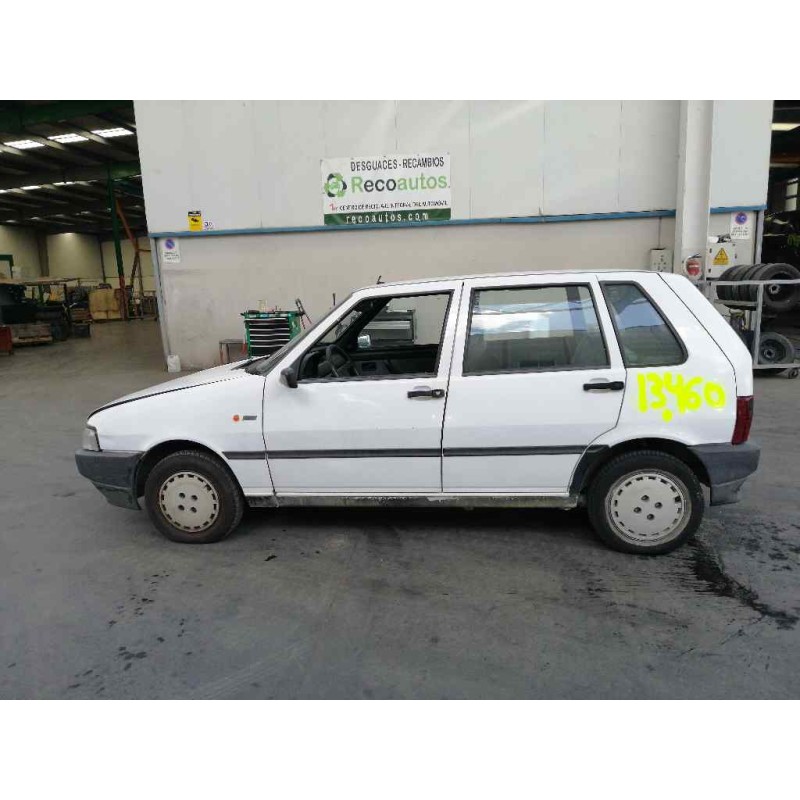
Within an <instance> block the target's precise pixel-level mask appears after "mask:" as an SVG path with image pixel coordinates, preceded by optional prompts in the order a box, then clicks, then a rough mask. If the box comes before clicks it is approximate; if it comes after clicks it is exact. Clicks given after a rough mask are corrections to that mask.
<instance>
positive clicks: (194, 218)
mask: <svg viewBox="0 0 800 800" xmlns="http://www.w3.org/2000/svg"><path fill="white" fill-rule="evenodd" d="M186 219H187V220H188V222H189V230H190V231H201V230H203V212H202V211H187V212H186Z"/></svg>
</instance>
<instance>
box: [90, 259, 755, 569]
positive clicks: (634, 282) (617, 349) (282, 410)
mask: <svg viewBox="0 0 800 800" xmlns="http://www.w3.org/2000/svg"><path fill="white" fill-rule="evenodd" d="M752 410H753V372H752V364H751V359H750V354H749V353H748V351H747V349H746V347H745V346H744V344H743V343H742V342H741V341H740V339H739V337H738V336H737V334H736V333H735V332H734V330H733V329H732V328H731V327H730V326H729V325H728V324H727V323H726V322H725V320H724V319H723V318H722V316H720V314H719V313H718V312H717V311H716V310H715V309H714V307H713V306H712V305H711V304H710V303H709V302H708V301H707V300H706V299H705V298H704V297H703V296H702V295H701V294H700V292H698V291H697V289H696V288H695V287H694V286H693V285H692V284H691V283H690V282H689V281H688V280H686V279H685V278H683V277H680V276H677V275H670V274H660V273H654V272H628V271H626V272H532V273H515V274H507V275H482V276H473V277H460V278H442V279H435V280H421V281H413V282H403V283H392V284H380V285H377V286H372V287H369V288H366V289H360V290H359V291H356V292H354V293H353V294H352V295H350V296H349V297H348V298H347V299H346V300H344V301H343V302H342V303H340V304H339V305H338V306H337V307H336V308H334V309H332V310H331V311H330V313H329V314H328V315H327V316H326V317H324V318H323V319H322V320H320V321H319V322H318V323H317V324H316V325H314V326H313V327H311V328H309V329H308V330H306V331H304V332H303V334H302V335H301V336H299V337H297V338H295V339H293V340H292V341H290V342H289V344H288V345H286V346H285V347H284V348H283V349H282V350H280V351H279V352H277V353H275V354H274V355H272V356H270V357H268V358H256V359H251V360H248V361H244V362H239V363H237V364H229V365H224V366H221V367H216V368H213V369H209V370H205V371H203V372H198V373H196V374H193V375H190V376H188V377H182V378H179V379H178V380H173V381H169V382H167V383H162V384H159V385H157V386H153V387H151V388H150V389H145V390H143V391H140V392H136V393H135V394H131V395H128V396H126V397H122V398H120V399H119V400H117V401H115V402H113V403H109V404H108V405H106V406H103V407H102V408H100V409H98V410H97V411H95V412H94V413H93V414H92V415H91V416H90V417H89V420H88V426H87V428H86V430H85V432H84V438H83V449H82V450H80V451H78V453H77V455H76V458H77V462H78V469H79V470H80V472H81V474H82V475H84V476H86V477H87V478H89V480H91V481H92V482H93V483H94V484H95V486H96V487H97V488H98V489H99V490H100V491H101V492H102V493H103V494H104V495H105V496H106V498H107V499H108V500H109V502H111V503H113V504H114V505H119V506H124V507H125V508H134V509H135V508H139V507H140V505H139V503H140V499H141V498H144V506H145V508H146V509H147V511H148V513H149V514H150V517H151V519H152V521H153V523H154V525H155V526H156V527H157V528H158V529H159V530H160V531H161V532H162V533H163V534H164V535H165V536H167V537H168V538H170V539H173V540H175V541H180V542H214V541H218V540H220V539H223V538H224V537H225V536H227V535H228V534H229V533H230V532H231V531H232V530H233V529H234V528H235V527H236V526H237V524H238V523H239V520H240V519H241V516H242V512H243V509H244V506H245V504H248V505H251V506H292V505H302V506H307V505H347V506H349V505H381V506H386V505H393V504H396V505H404V506H406V505H426V506H435V507H439V506H447V505H452V506H461V507H476V506H514V507H520V506H525V507H556V508H564V509H569V508H574V507H576V506H581V505H585V506H586V507H587V510H588V514H589V518H590V520H591V522H592V525H593V527H594V528H595V530H596V531H597V533H598V534H599V535H600V537H601V538H602V539H603V540H604V541H605V542H606V543H607V544H609V545H610V546H612V547H615V548H617V549H619V550H623V551H626V552H630V553H651V554H655V553H665V552H668V551H669V550H672V549H674V548H675V547H677V546H678V545H679V544H681V543H682V542H684V541H686V539H688V538H689V537H690V536H691V535H692V534H693V533H694V531H695V530H696V529H697V527H698V525H699V524H700V521H701V519H702V516H703V512H704V507H705V500H704V493H703V489H702V486H701V484H705V485H706V486H707V487H709V490H710V492H709V493H710V502H711V505H718V504H723V503H731V502H735V501H736V500H737V498H738V492H739V489H740V487H741V486H742V484H743V483H744V480H745V479H746V477H747V476H748V475H750V474H751V473H752V472H753V471H755V469H756V467H757V465H758V458H759V449H758V448H757V447H756V446H755V445H753V444H750V443H748V442H747V439H748V435H749V431H750V423H751V418H752Z"/></svg>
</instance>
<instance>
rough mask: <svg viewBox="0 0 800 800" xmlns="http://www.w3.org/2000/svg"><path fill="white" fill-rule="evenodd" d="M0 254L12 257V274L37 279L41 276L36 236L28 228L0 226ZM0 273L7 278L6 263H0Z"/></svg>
mask: <svg viewBox="0 0 800 800" xmlns="http://www.w3.org/2000/svg"><path fill="white" fill-rule="evenodd" d="M0 253H4V254H11V255H12V256H14V274H15V275H16V276H19V275H20V270H22V273H21V274H22V277H24V278H38V277H39V275H40V274H41V266H40V264H39V250H38V248H37V246H36V234H35V233H34V231H33V230H31V229H30V228H18V227H17V226H15V225H0ZM0 273H3V274H4V275H5V276H6V277H7V278H9V277H11V276H10V275H9V274H8V262H7V261H1V262H0Z"/></svg>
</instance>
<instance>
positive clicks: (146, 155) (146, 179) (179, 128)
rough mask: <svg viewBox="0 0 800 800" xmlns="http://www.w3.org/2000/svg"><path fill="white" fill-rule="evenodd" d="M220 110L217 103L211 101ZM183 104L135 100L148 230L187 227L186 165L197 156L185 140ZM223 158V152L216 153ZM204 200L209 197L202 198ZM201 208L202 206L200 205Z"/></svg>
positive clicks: (176, 229)
mask: <svg viewBox="0 0 800 800" xmlns="http://www.w3.org/2000/svg"><path fill="white" fill-rule="evenodd" d="M210 105H211V106H213V108H214V110H215V111H216V112H217V113H223V112H224V109H222V108H220V104H219V103H212V104H210ZM183 106H184V104H183V103H181V102H175V101H168V100H146V101H141V100H136V101H134V104H133V107H134V112H135V114H136V132H137V134H138V141H139V160H140V161H141V164H142V185H143V188H144V196H145V208H146V212H147V224H148V226H149V228H150V229H151V230H161V231H182V230H186V229H187V227H188V226H187V223H186V212H187V211H188V210H195V209H193V208H192V207H191V205H190V203H191V202H192V200H191V195H190V191H189V168H190V166H191V164H192V161H193V160H194V159H195V158H196V154H195V153H194V152H193V149H192V145H193V144H194V141H195V140H194V139H191V140H189V141H188V142H187V141H186V138H185V136H184V133H185V122H184V107H183ZM218 157H219V158H221V159H222V160H223V161H224V160H225V158H226V157H225V156H224V155H222V154H220V155H219V156H218ZM201 199H203V200H205V199H210V198H201ZM201 210H202V208H201Z"/></svg>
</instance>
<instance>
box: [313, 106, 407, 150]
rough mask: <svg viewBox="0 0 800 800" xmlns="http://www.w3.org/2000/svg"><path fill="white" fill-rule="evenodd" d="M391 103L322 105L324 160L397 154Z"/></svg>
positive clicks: (395, 127) (394, 121)
mask: <svg viewBox="0 0 800 800" xmlns="http://www.w3.org/2000/svg"><path fill="white" fill-rule="evenodd" d="M396 106H397V104H396V102H395V101H394V100H374V101H373V100H363V101H327V102H324V103H323V104H322V121H323V126H324V130H325V152H324V153H322V154H320V157H322V156H323V155H324V156H325V157H326V158H337V157H342V156H380V155H385V154H389V153H397V152H398V149H397V123H396Z"/></svg>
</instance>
